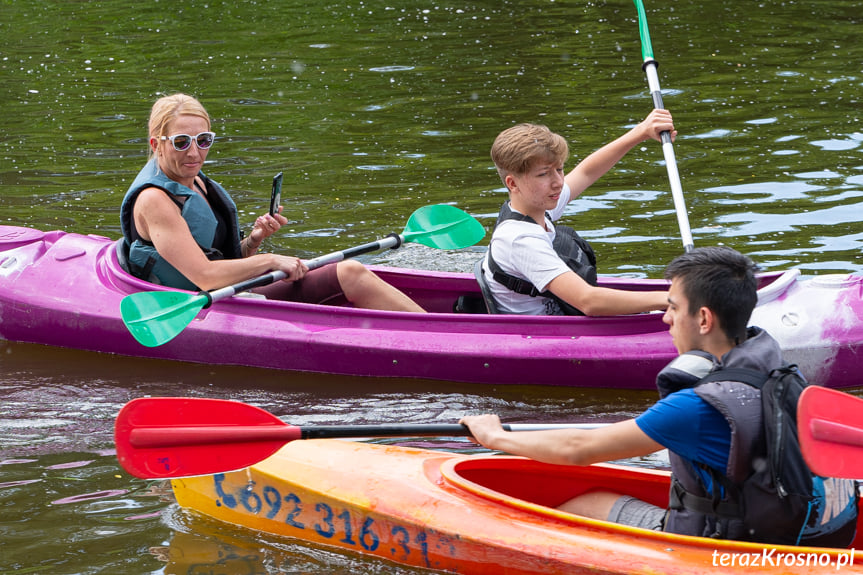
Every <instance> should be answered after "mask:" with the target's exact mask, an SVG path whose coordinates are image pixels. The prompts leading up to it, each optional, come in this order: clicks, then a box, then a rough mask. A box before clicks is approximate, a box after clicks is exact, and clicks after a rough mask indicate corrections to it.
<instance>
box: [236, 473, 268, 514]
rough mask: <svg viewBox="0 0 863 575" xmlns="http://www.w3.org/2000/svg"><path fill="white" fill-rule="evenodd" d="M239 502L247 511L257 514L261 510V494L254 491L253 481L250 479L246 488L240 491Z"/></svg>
mask: <svg viewBox="0 0 863 575" xmlns="http://www.w3.org/2000/svg"><path fill="white" fill-rule="evenodd" d="M240 502H241V503H242V504H243V507H245V508H246V510H247V511H248V512H249V513H252V514H254V515H257V514H258V513H260V512H261V507H263V503H262V502H261V496H260V495H258V494H257V493H255V482H254V481H250V482H249V484H248V485H247V486H246V488H245V489H243V490H242V491H240Z"/></svg>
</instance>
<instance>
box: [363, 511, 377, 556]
mask: <svg viewBox="0 0 863 575" xmlns="http://www.w3.org/2000/svg"><path fill="white" fill-rule="evenodd" d="M374 522H375V520H374V519H372V518H371V517H366V520H365V521H363V527H362V529H360V545H362V546H363V549H365V550H366V551H374V550H375V549H377V548H378V544H379V543H380V539H379V538H378V536H377V534H376V533H375V532H374V531H372V524H374Z"/></svg>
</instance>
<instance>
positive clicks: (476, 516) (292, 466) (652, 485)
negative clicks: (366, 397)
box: [172, 439, 863, 575]
mask: <svg viewBox="0 0 863 575" xmlns="http://www.w3.org/2000/svg"><path fill="white" fill-rule="evenodd" d="M172 486H173V489H174V493H175V495H176V497H177V501H178V502H179V504H180V505H181V506H182V507H185V508H188V509H191V510H193V511H196V512H198V513H201V514H204V515H207V516H210V517H213V518H215V519H219V520H221V521H225V522H228V523H232V524H236V525H241V526H244V527H247V528H250V529H254V530H258V531H262V532H266V533H270V534H274V535H279V536H286V537H294V538H298V539H302V540H307V541H311V542H315V543H319V544H324V545H332V546H336V547H340V548H344V549H348V550H351V551H354V552H359V553H364V554H370V555H374V556H377V557H381V558H383V559H387V560H389V561H393V562H396V563H402V564H407V565H412V566H417V567H424V568H429V569H434V570H438V571H445V572H452V573H494V574H504V573H505V574H523V573H524V574H527V573H531V574H533V573H560V574H564V573H565V574H567V575H571V574H577V573H628V574H632V573H651V574H656V573H663V574H696V573H698V574H700V573H713V572H718V571H722V572H743V571H745V572H746V573H759V572H761V573H773V574H775V573H794V574H797V573H824V572H826V571H827V570H828V569H829V570H831V571H834V572H839V573H863V558H861V559H858V558H857V556H856V552H855V550H854V549H855V548H857V547H859V546H860V545H859V544H860V543H861V542H863V537H861V535H860V532H861V529H859V528H858V538H857V540H856V541H855V542H854V544H853V545H852V547H851V548H849V549H847V550H845V549H823V548H811V547H787V546H765V545H760V544H754V543H743V542H735V541H723V540H715V539H707V538H702V537H689V536H681V535H674V534H669V533H659V532H653V531H648V530H645V529H638V528H633V527H626V526H622V525H616V524H613V523H609V522H607V521H596V520H591V519H586V518H583V517H579V516H575V515H571V514H568V513H563V512H561V511H557V510H556V509H554V507H555V506H556V505H558V504H560V503H562V502H563V501H566V500H568V499H569V498H571V497H573V496H575V495H577V494H579V493H583V492H585V491H587V490H589V489H592V488H598V487H601V488H603V489H611V490H615V491H620V492H623V493H628V494H631V495H634V496H636V497H639V498H641V499H644V500H646V501H649V502H651V503H654V504H656V505H660V506H665V505H666V504H667V502H668V488H669V474H668V473H667V472H665V471H658V470H651V469H644V468H638V467H630V466H626V467H625V466H619V465H610V464H603V465H593V466H589V467H573V466H556V465H547V464H542V463H538V462H535V461H532V460H528V459H524V458H519V457H508V456H487V455H483V456H470V455H458V454H453V453H448V452H442V451H432V450H425V449H415V448H406V447H397V446H387V445H380V444H369V443H356V442H345V441H339V440H332V439H318V440H305V441H294V442H292V443H289V444H287V445H286V446H285V447H284V448H282V449H281V450H280V451H279V452H278V453H276V454H275V455H273V456H272V457H270V458H268V459H266V460H264V461H263V462H261V463H259V464H257V465H255V466H253V467H250V468H248V469H245V470H241V471H235V472H231V473H224V474H216V475H208V476H198V477H191V478H183V479H175V480H173V481H172Z"/></svg>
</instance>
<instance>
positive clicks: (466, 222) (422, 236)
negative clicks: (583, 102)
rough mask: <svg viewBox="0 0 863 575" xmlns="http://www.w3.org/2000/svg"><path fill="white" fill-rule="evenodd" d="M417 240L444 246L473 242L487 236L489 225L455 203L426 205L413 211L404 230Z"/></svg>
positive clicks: (411, 239) (450, 247) (453, 247)
mask: <svg viewBox="0 0 863 575" xmlns="http://www.w3.org/2000/svg"><path fill="white" fill-rule="evenodd" d="M402 235H403V236H404V238H405V241H406V242H415V243H418V244H422V245H424V246H428V247H430V248H437V249H441V250H458V249H461V248H466V247H468V246H472V245H474V244H475V243H477V242H478V241H480V240H481V239H482V238H484V237H485V228H484V227H483V226H482V224H481V223H479V222H478V221H477V220H476V219H474V218H473V216H471V215H470V214H468V213H467V212H464V211H462V210H460V209H458V208H457V207H455V206H448V205H446V204H437V205H433V206H423V207H421V208H420V209H418V210H416V211H415V212H414V213H413V214H411V217H410V219H409V220H408V223H407V225H406V226H405V231H404V233H403V234H402Z"/></svg>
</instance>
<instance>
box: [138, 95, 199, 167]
mask: <svg viewBox="0 0 863 575" xmlns="http://www.w3.org/2000/svg"><path fill="white" fill-rule="evenodd" d="M179 116H198V117H199V118H203V119H204V120H206V121H207V129H208V130H209V129H210V115H209V114H208V113H207V110H205V109H204V106H203V105H202V104H201V103H200V102H199V101H198V100H197V99H195V98H193V97H192V96H188V95H186V94H171V95H170V96H163V97H162V98H159V99H158V100H156V102H155V103H154V104H153V109H152V110H150V123H149V135H150V136H149V137H150V138H156V139H158V138H160V137H162V136H167V135H168V133H167V132H168V125H169V124H170V123H171V121H172V120H174V119H175V118H177V117H179ZM148 149H149V150H150V156H151V157H152V155H153V146H148Z"/></svg>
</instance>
